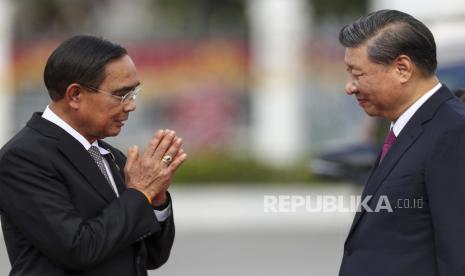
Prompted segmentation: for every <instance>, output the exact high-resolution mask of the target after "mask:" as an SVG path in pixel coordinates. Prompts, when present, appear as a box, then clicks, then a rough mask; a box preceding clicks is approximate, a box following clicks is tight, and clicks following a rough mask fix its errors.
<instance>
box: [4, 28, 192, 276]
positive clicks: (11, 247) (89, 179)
mask: <svg viewBox="0 0 465 276" xmlns="http://www.w3.org/2000/svg"><path fill="white" fill-rule="evenodd" d="M44 80H45V85H46V87H47V90H48V93H49V95H50V98H51V102H50V104H49V105H48V106H47V108H46V109H45V111H44V112H43V113H35V114H34V115H33V116H32V118H31V119H30V120H29V122H28V123H27V125H26V126H25V127H24V128H23V129H22V130H21V131H20V132H19V133H18V134H16V136H14V137H13V138H12V139H11V140H10V141H9V142H8V143H7V144H6V145H5V146H4V147H3V148H2V149H1V151H0V211H1V219H2V228H3V235H4V238H5V243H6V246H7V251H8V256H9V259H10V262H11V272H10V275H34V276H35V275H37V276H39V275H40V276H42V275H44V276H45V275H47V276H49V275H147V269H154V268H157V267H159V266H161V265H162V264H163V263H165V262H166V261H167V259H168V257H169V254H170V250H171V247H172V244H173V240H174V222H173V213H172V209H171V199H170V196H169V194H168V192H167V189H168V187H169V186H170V180H171V177H172V175H173V173H174V172H175V170H176V169H177V168H178V167H179V166H180V165H181V163H182V162H183V161H184V160H185V159H186V158H187V156H186V154H185V153H184V151H183V150H182V149H181V144H182V141H181V139H180V138H179V137H176V135H175V133H174V132H173V131H171V130H160V131H158V132H157V133H156V134H155V136H154V137H153V139H152V140H151V141H150V142H149V144H148V146H147V148H146V150H145V151H144V152H143V153H141V154H139V150H138V148H137V147H136V146H133V147H131V148H129V150H128V156H127V159H126V157H125V156H124V154H123V153H122V152H120V151H119V150H117V149H116V148H114V147H112V146H110V145H109V144H107V143H105V142H103V141H102V140H101V139H103V138H105V137H109V136H116V135H118V133H119V132H120V130H121V128H122V127H123V125H124V123H125V121H126V120H127V119H128V116H129V113H130V112H132V111H134V110H135V108H136V105H135V98H136V96H137V93H138V92H139V91H140V83H139V79H138V78H137V73H136V67H135V65H134V63H133V62H132V60H131V58H130V57H129V56H128V54H127V52H126V50H125V49H124V48H122V47H121V46H119V45H116V44H114V43H112V42H109V41H106V40H103V39H101V38H96V37H92V36H75V37H72V38H70V39H68V40H66V41H64V42H63V43H62V44H61V45H60V46H59V47H58V48H57V49H55V51H54V52H53V53H52V55H51V56H50V57H49V59H48V61H47V64H46V67H45V72H44Z"/></svg>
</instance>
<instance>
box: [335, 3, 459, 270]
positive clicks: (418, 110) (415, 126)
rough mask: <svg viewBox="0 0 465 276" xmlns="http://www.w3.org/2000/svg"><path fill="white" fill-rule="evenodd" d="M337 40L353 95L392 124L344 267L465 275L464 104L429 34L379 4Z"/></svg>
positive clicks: (347, 244)
mask: <svg viewBox="0 0 465 276" xmlns="http://www.w3.org/2000/svg"><path fill="white" fill-rule="evenodd" d="M339 41H340V42H341V44H342V45H343V46H344V47H345V48H346V49H345V58H344V60H345V63H346V65H347V71H348V73H349V75H350V79H349V81H348V82H347V84H346V87H345V88H346V92H347V94H349V95H353V96H355V98H356V99H357V101H358V103H359V104H360V106H361V107H362V108H363V109H364V111H365V112H366V113H367V114H368V115H370V116H380V117H384V118H386V119H388V120H389V121H390V122H391V129H390V131H389V134H388V137H387V138H386V141H385V143H384V145H383V149H382V151H381V153H380V155H379V157H378V160H377V161H376V163H375V165H374V168H373V169H372V172H371V174H370V176H369V179H368V181H367V184H366V186H365V188H364V191H363V194H362V202H361V205H360V207H361V208H360V210H359V211H358V212H357V213H356V215H355V219H354V221H353V224H352V227H351V229H350V232H349V234H348V237H347V239H346V242H345V246H344V257H343V259H342V264H341V268H340V272H339V275H341V276H354V275H355V276H364V275H366V276H373V275H376V276H383V275H385V276H394V275H395V276H400V275H408V276H433V275H434V276H437V275H441V276H452V275H465V169H464V164H465V143H464V141H465V109H464V106H463V104H462V103H461V102H460V101H459V100H457V98H455V97H454V96H453V94H452V93H451V92H450V91H449V89H447V88H446V87H445V86H444V85H442V84H441V83H440V82H439V81H438V79H437V77H436V76H435V70H436V66H437V62H436V46H435V42H434V38H433V35H432V33H431V32H430V31H429V29H428V28H427V27H426V26H425V25H424V24H423V23H421V22H420V21H418V20H417V19H415V18H413V17H412V16H410V15H408V14H405V13H402V12H399V11H394V10H382V11H377V12H373V13H371V14H369V15H367V16H365V17H362V18H360V19H358V20H357V21H355V22H354V23H352V24H350V25H347V26H345V27H344V28H342V30H341V32H340V34H339Z"/></svg>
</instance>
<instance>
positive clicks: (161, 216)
mask: <svg viewBox="0 0 465 276" xmlns="http://www.w3.org/2000/svg"><path fill="white" fill-rule="evenodd" d="M42 118H44V119H46V120H48V121H50V122H52V123H54V124H56V125H57V126H59V127H61V128H62V129H63V130H64V131H66V132H67V133H69V135H71V136H72V137H74V139H76V140H78V142H79V143H81V144H82V146H83V147H84V149H85V150H86V151H88V150H89V149H90V147H91V146H96V147H97V148H98V150H99V152H100V154H101V155H102V156H103V155H105V154H110V152H109V151H108V150H106V149H105V148H102V147H100V145H99V144H98V141H94V142H93V143H92V144H91V143H89V141H87V139H86V138H84V136H82V135H81V134H80V133H79V132H77V131H76V130H75V129H74V128H72V127H71V126H70V125H69V124H68V123H66V122H65V121H63V120H62V119H61V118H60V117H58V115H56V114H55V113H54V112H53V111H52V110H51V109H50V108H49V107H48V106H47V107H46V108H45V111H44V113H43V114H42ZM102 159H103V164H104V165H105V169H106V171H107V174H108V177H109V178H110V185H111V187H112V189H113V191H114V192H115V193H116V196H117V197H119V193H118V189H117V188H116V184H115V180H114V179H113V175H112V173H111V170H110V165H109V164H108V162H107V160H106V159H105V158H102ZM154 212H155V216H156V217H157V219H158V221H165V220H166V219H167V218H168V217H169V216H170V215H171V203H170V205H169V206H168V207H166V208H165V209H163V210H161V211H159V210H154Z"/></svg>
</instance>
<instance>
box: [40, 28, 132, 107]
mask: <svg viewBox="0 0 465 276" xmlns="http://www.w3.org/2000/svg"><path fill="white" fill-rule="evenodd" d="M126 54H127V51H126V49H124V48H123V47H121V46H120V45H117V44H115V43H112V42H110V41H108V40H104V39H103V38H99V37H94V36H89V35H77V36H73V37H71V38H68V39H67V40H65V41H64V42H63V43H61V44H60V46H58V47H57V48H56V49H55V50H54V51H53V53H52V54H51V55H50V57H49V58H48V60H47V64H46V65H45V70H44V82H45V86H46V87H47V90H48V93H49V95H50V98H51V99H52V100H53V101H57V100H60V99H62V98H63V96H64V94H65V91H66V88H67V87H68V86H69V85H70V84H72V83H79V84H85V85H89V86H92V87H97V88H98V87H99V86H100V84H101V83H102V81H103V80H104V79H105V65H106V64H107V63H109V62H111V61H113V60H115V59H118V58H121V57H123V56H124V55H126Z"/></svg>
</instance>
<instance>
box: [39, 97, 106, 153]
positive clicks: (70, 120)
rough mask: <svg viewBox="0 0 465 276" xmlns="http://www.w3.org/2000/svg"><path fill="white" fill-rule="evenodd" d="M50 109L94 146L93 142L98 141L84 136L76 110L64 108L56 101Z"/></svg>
mask: <svg viewBox="0 0 465 276" xmlns="http://www.w3.org/2000/svg"><path fill="white" fill-rule="evenodd" d="M48 107H49V108H50V110H52V111H53V113H55V114H56V115H57V116H58V117H60V119H62V120H63V121H65V122H66V123H67V124H68V125H70V126H71V127H72V128H73V129H75V130H76V131H77V132H79V133H80V134H81V135H82V136H84V138H86V140H87V141H89V143H91V144H92V143H93V142H95V141H96V140H97V139H96V138H90V137H87V136H86V135H84V134H83V133H84V132H83V131H82V127H81V126H80V124H78V120H77V119H76V116H75V113H76V112H75V111H74V110H72V109H67V108H65V107H63V105H62V104H60V102H54V101H52V102H50V104H49V105H48Z"/></svg>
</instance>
